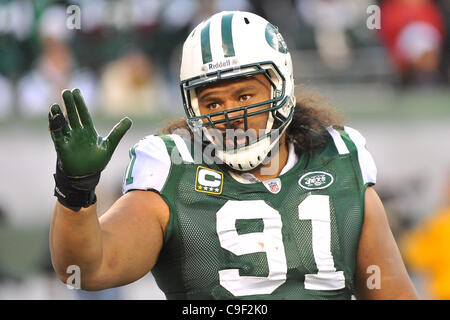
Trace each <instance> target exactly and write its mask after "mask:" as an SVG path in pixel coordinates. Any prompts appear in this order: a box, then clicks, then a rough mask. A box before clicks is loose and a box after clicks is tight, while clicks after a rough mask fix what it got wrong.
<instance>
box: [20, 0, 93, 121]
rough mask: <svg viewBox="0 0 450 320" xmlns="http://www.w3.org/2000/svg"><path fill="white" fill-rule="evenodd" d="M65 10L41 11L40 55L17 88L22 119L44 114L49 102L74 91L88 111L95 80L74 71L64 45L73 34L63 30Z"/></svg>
mask: <svg viewBox="0 0 450 320" xmlns="http://www.w3.org/2000/svg"><path fill="white" fill-rule="evenodd" d="M66 19H67V15H66V7H64V6H60V5H55V6H52V7H49V8H48V9H46V10H45V11H44V13H43V14H42V16H41V19H40V21H39V36H40V41H41V42H42V53H41V55H40V57H38V59H37V61H36V65H35V67H34V69H32V70H31V71H30V72H29V73H27V74H25V75H24V76H23V77H22V79H20V81H19V83H18V85H17V99H18V103H17V104H18V107H19V109H20V112H21V114H22V115H24V116H27V117H29V116H41V115H42V114H46V113H47V111H48V107H49V105H50V104H51V103H52V102H58V101H60V95H61V91H62V90H63V89H66V88H74V87H78V88H80V89H81V90H82V92H83V93H84V95H85V96H84V97H85V100H86V101H87V103H88V105H90V108H94V107H95V103H92V100H93V97H92V94H93V93H94V92H95V86H96V80H95V76H94V75H93V74H92V73H90V72H89V71H87V70H78V71H74V70H75V68H74V67H75V61H74V59H73V56H72V53H71V49H70V47H69V46H68V45H67V43H68V41H69V40H70V37H71V35H72V32H74V31H73V30H69V29H68V28H67V27H66Z"/></svg>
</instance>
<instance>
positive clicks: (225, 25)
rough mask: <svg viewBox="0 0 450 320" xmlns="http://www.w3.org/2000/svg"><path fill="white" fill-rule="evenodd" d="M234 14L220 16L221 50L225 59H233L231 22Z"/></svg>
mask: <svg viewBox="0 0 450 320" xmlns="http://www.w3.org/2000/svg"><path fill="white" fill-rule="evenodd" d="M233 16H234V13H229V14H226V15H224V16H222V48H223V55H224V56H225V57H226V58H227V57H234V56H235V53H234V45H233V35H232V33H231V22H232V20H233Z"/></svg>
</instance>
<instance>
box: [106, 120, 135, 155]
mask: <svg viewBox="0 0 450 320" xmlns="http://www.w3.org/2000/svg"><path fill="white" fill-rule="evenodd" d="M132 124H133V121H131V119H130V118H128V117H125V118H123V119H122V120H120V122H119V123H118V124H116V125H115V126H114V128H112V130H111V132H110V133H109V134H108V136H107V137H106V140H107V141H108V144H109V148H110V152H111V153H112V152H114V150H115V149H116V147H117V145H118V144H119V142H120V140H121V139H122V137H123V136H124V134H125V133H126V132H127V131H128V129H130V127H131V125H132Z"/></svg>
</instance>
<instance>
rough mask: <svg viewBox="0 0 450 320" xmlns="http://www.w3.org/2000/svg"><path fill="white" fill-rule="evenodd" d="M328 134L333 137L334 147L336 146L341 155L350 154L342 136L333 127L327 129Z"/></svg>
mask: <svg viewBox="0 0 450 320" xmlns="http://www.w3.org/2000/svg"><path fill="white" fill-rule="evenodd" d="M327 130H328V132H329V133H330V135H331V136H332V137H333V141H334V145H335V146H336V148H337V150H338V152H339V154H347V153H350V151H348V148H347V145H346V144H345V142H344V140H343V139H342V137H341V134H340V133H339V132H338V131H337V130H335V129H334V128H333V127H332V126H329V127H327Z"/></svg>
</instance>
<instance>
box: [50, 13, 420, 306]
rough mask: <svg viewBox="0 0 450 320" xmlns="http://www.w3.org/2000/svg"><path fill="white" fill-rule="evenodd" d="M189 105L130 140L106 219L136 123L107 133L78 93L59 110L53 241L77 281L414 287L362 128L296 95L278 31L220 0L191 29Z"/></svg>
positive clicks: (301, 291) (256, 294)
mask: <svg viewBox="0 0 450 320" xmlns="http://www.w3.org/2000/svg"><path fill="white" fill-rule="evenodd" d="M180 78H181V82H180V87H181V92H182V96H183V103H184V108H185V111H186V115H187V117H186V119H184V122H183V124H180V123H178V124H175V125H172V126H170V127H169V128H166V129H165V130H164V132H165V134H156V135H150V136H147V137H145V138H144V139H142V140H141V141H139V142H138V143H137V144H136V145H135V146H134V147H132V148H131V149H130V163H129V165H128V167H127V169H126V173H125V177H124V181H123V196H122V197H120V198H119V199H118V200H117V201H116V202H115V203H114V204H113V205H112V207H111V208H110V209H109V210H107V212H105V213H104V214H103V215H102V216H101V217H100V218H98V217H97V209H96V196H95V186H96V185H97V183H98V181H99V178H100V172H101V171H102V170H103V169H104V168H105V166H106V165H107V163H108V161H109V160H110V158H111V156H112V153H113V151H114V149H115V148H116V146H117V144H118V143H119V141H120V139H121V137H122V136H123V135H124V134H125V132H126V131H127V130H128V129H129V128H130V125H131V121H130V119H128V118H125V119H123V120H122V121H121V122H120V123H119V124H118V125H116V127H115V128H114V129H113V130H112V131H111V133H110V134H109V135H108V136H107V137H105V138H103V137H100V136H99V135H98V134H97V132H96V131H95V129H94V126H93V123H92V120H91V117H90V115H89V113H88V110H87V108H86V106H85V104H84V101H83V98H82V96H81V94H80V91H79V90H77V89H75V90H73V91H69V90H65V91H64V92H63V95H62V96H63V100H64V103H65V107H66V110H67V120H68V121H67V120H66V118H65V117H64V115H63V113H62V111H61V109H60V108H59V106H58V105H56V104H55V105H52V106H51V108H50V113H49V123H50V132H51V136H52V139H53V142H54V145H55V148H56V152H57V159H58V160H57V166H56V173H55V175H54V177H55V182H56V186H55V196H56V197H57V199H58V201H57V202H56V206H55V209H54V214H53V220H52V223H51V231H50V248H51V254H52V261H53V265H54V268H55V270H56V273H57V274H58V276H59V277H60V279H61V280H62V281H64V282H65V281H66V280H67V279H68V276H69V275H68V274H67V273H66V269H67V267H68V266H69V265H77V266H79V268H80V270H81V287H82V288H83V289H85V290H101V289H105V288H110V287H116V286H121V285H125V284H128V283H131V282H133V281H135V280H137V279H139V278H141V277H142V276H144V275H145V274H147V273H148V272H149V271H152V273H153V274H154V276H155V279H156V281H157V283H158V285H159V287H160V288H161V289H162V291H163V292H164V293H165V295H166V297H167V298H168V299H350V298H351V297H352V295H355V296H356V298H358V299H414V298H416V297H417V294H416V292H415V289H414V287H413V286H412V284H411V281H410V279H409V277H408V274H407V272H406V269H405V267H404V264H403V261H402V258H401V256H400V253H399V250H398V248H397V245H396V243H395V241H394V238H393V236H392V233H391V231H390V228H389V225H388V222H387V219H386V214H385V211H384V209H383V205H382V203H381V201H380V199H379V197H378V195H377V193H376V192H375V190H374V189H373V187H372V186H373V185H374V184H375V182H376V181H375V180H376V167H375V164H374V162H373V159H372V157H371V155H370V153H369V152H368V150H367V149H366V147H365V139H364V138H363V136H362V135H361V134H360V133H359V132H358V131H356V130H354V129H352V128H349V127H345V126H338V123H337V122H335V119H334V117H333V116H332V115H330V114H329V113H327V112H324V111H323V110H322V111H321V110H320V109H315V108H313V107H311V104H314V103H311V102H313V100H314V99H311V98H309V99H308V98H306V99H301V100H300V99H299V101H296V97H295V96H294V79H293V71H292V62H291V57H290V53H289V51H288V48H287V46H286V43H285V42H284V40H283V37H282V36H281V34H280V33H279V31H278V29H277V28H276V27H275V26H273V25H272V24H271V23H269V22H268V21H266V20H265V19H263V18H261V17H259V16H257V15H255V14H252V13H248V12H238V11H236V12H221V13H218V14H215V15H213V16H211V17H210V18H209V19H207V20H205V21H203V22H201V23H200V24H199V25H198V26H197V27H196V28H195V29H194V30H193V31H192V32H191V34H190V35H189V36H188V37H187V39H186V41H185V43H184V47H183V54H182V64H181V70H180Z"/></svg>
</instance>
